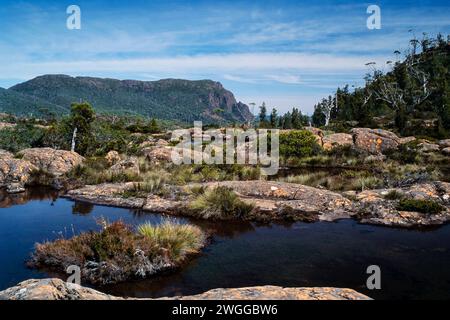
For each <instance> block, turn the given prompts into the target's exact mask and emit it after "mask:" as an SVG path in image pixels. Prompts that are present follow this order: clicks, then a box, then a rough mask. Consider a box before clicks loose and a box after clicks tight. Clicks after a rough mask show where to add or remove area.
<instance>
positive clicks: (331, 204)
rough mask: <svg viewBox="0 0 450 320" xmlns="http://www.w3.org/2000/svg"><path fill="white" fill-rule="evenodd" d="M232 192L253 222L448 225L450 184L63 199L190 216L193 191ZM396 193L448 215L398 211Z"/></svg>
mask: <svg viewBox="0 0 450 320" xmlns="http://www.w3.org/2000/svg"><path fill="white" fill-rule="evenodd" d="M218 186H225V187H228V188H231V189H232V190H233V191H234V192H235V193H236V194H237V195H238V196H239V197H240V199H241V200H243V201H244V202H247V203H251V204H252V205H253V206H254V208H253V210H252V212H251V214H250V215H249V216H247V217H246V220H251V221H263V222H270V221H279V220H292V221H306V222H313V221H335V220H338V219H344V218H355V219H357V220H358V221H360V222H362V223H369V224H379V225H386V226H393V227H418V226H435V225H442V224H444V223H446V222H448V221H450V196H449V195H450V183H446V182H439V181H437V182H433V183H422V184H417V185H413V186H410V187H405V188H393V189H379V190H367V191H362V192H359V193H358V192H346V193H343V194H339V193H336V192H332V191H328V190H324V189H318V188H313V187H309V186H304V185H300V184H294V183H286V182H273V181H222V182H211V183H194V184H190V185H187V186H184V187H178V188H177V189H174V190H173V191H174V193H175V195H174V194H172V195H171V196H170V197H167V198H164V197H160V196H157V195H154V194H148V195H147V196H146V197H124V196H121V194H123V193H125V192H126V191H127V190H129V189H130V188H132V187H133V183H131V182H129V183H117V184H101V185H91V186H85V187H82V188H79V189H74V190H70V191H68V192H67V194H65V195H64V196H63V197H67V198H70V199H72V200H76V201H84V202H89V203H93V204H99V205H108V206H116V207H123V208H130V209H138V210H145V211H151V212H156V213H164V214H173V215H187V212H188V206H189V203H190V201H192V195H190V194H189V192H188V190H189V189H191V188H194V187H203V188H206V189H208V188H215V187H218ZM393 192H395V193H397V194H398V195H401V196H407V197H408V198H411V199H416V200H433V201H435V202H437V203H440V204H441V205H442V206H443V208H444V210H443V211H442V212H440V213H438V214H427V213H420V212H411V211H402V210H398V209H397V207H396V205H397V204H398V200H397V199H388V195H389V194H390V193H393Z"/></svg>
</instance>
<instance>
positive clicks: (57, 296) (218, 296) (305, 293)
mask: <svg viewBox="0 0 450 320" xmlns="http://www.w3.org/2000/svg"><path fill="white" fill-rule="evenodd" d="M0 300H125V299H124V298H120V297H115V296H111V295H108V294H105V293H102V292H99V291H97V290H94V289H90V288H85V287H82V286H79V285H76V284H72V283H67V282H64V281H62V280H60V279H41V280H34V279H32V280H27V281H23V282H21V283H19V284H18V285H16V286H15V287H11V288H9V289H6V290H4V291H0ZM129 300H153V299H129ZM155 300H371V299H370V298H369V297H367V296H365V295H363V294H361V293H358V292H356V291H355V290H352V289H340V288H327V287H325V288H321V287H312V288H282V287H276V286H260V287H248V288H236V289H213V290H210V291H207V292H205V293H202V294H198V295H193V296H179V297H173V298H160V299H155Z"/></svg>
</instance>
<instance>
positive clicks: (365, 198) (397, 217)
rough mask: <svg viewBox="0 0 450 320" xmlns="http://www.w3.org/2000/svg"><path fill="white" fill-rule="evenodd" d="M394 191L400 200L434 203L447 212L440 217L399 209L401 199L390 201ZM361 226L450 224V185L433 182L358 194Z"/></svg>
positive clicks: (443, 212)
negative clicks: (362, 224) (390, 195)
mask: <svg viewBox="0 0 450 320" xmlns="http://www.w3.org/2000/svg"><path fill="white" fill-rule="evenodd" d="M392 192H395V193H396V194H397V195H398V197H405V198H408V199H415V200H432V201H434V202H437V203H439V204H441V205H442V206H443V207H444V208H445V210H443V211H442V212H440V213H438V214H430V213H421V212H412V211H401V210H398V208H397V204H398V199H387V195H389V194H390V193H392ZM356 199H357V200H358V205H359V208H360V209H359V215H360V217H359V218H360V220H361V222H362V223H371V224H380V225H388V226H395V227H417V226H433V225H441V224H444V223H446V222H448V221H450V183H446V182H434V183H423V184H417V185H413V186H411V187H408V188H397V189H379V190H367V191H363V192H361V193H359V194H357V195H356Z"/></svg>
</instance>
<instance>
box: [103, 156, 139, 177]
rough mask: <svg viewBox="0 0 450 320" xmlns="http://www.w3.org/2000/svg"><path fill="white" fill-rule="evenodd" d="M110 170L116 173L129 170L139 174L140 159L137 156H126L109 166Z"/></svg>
mask: <svg viewBox="0 0 450 320" xmlns="http://www.w3.org/2000/svg"><path fill="white" fill-rule="evenodd" d="M109 171H110V172H112V173H114V174H119V173H123V172H129V173H134V174H136V175H139V173H140V169H139V160H138V158H136V157H129V158H126V159H124V160H121V161H119V162H117V163H116V164H115V165H113V166H112V167H111V168H109Z"/></svg>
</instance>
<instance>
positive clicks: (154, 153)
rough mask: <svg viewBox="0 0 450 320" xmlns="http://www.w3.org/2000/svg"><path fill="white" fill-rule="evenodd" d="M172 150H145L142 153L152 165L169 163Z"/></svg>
mask: <svg viewBox="0 0 450 320" xmlns="http://www.w3.org/2000/svg"><path fill="white" fill-rule="evenodd" d="M172 150H173V148H171V147H157V148H146V149H144V150H143V153H144V155H145V157H146V158H147V159H148V160H149V161H150V162H152V163H159V162H171V161H172Z"/></svg>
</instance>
